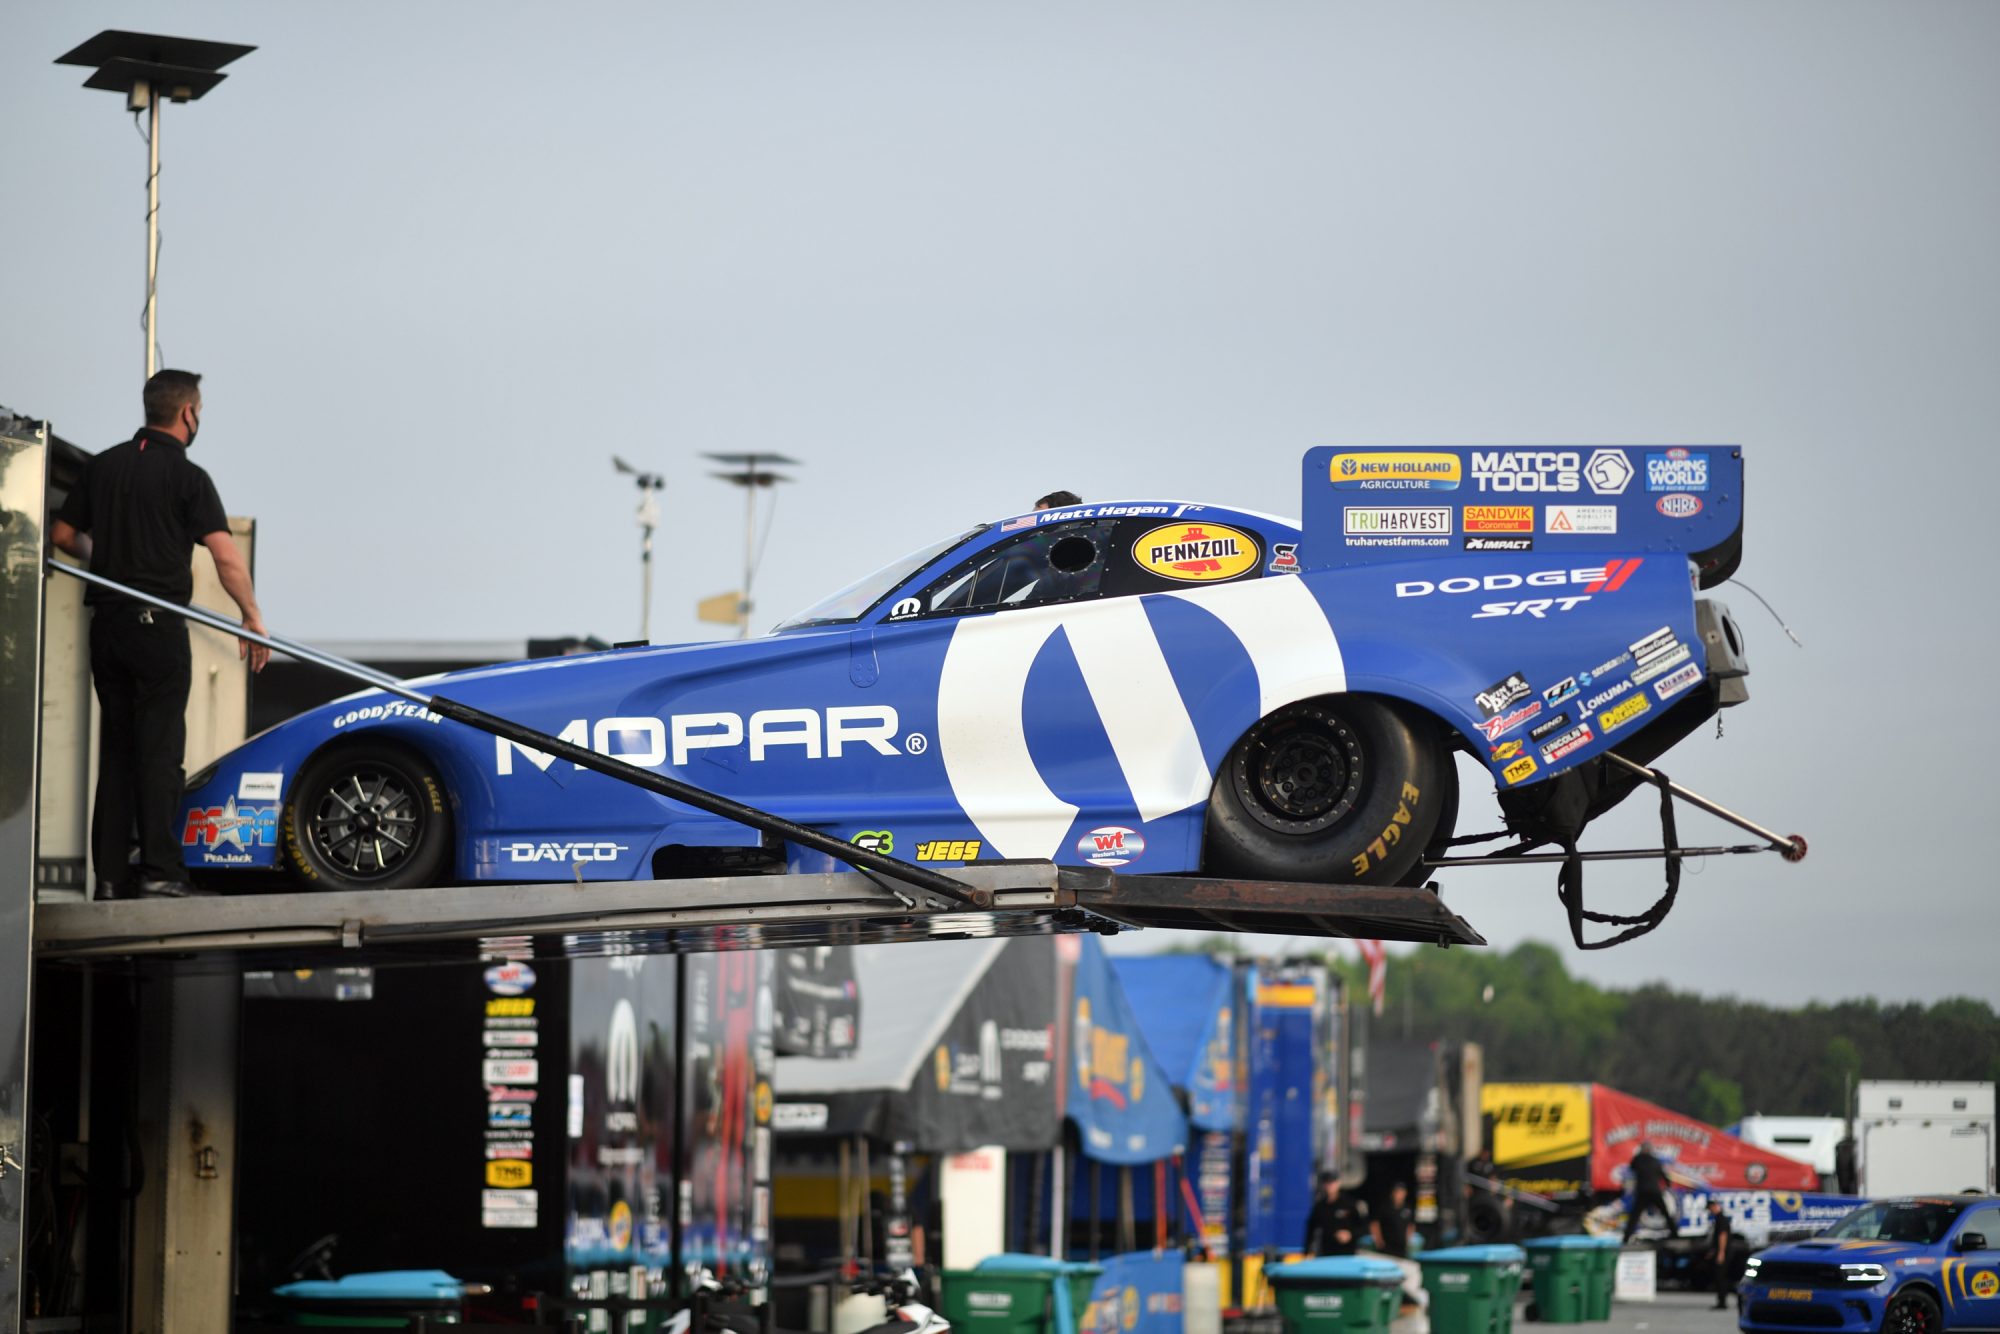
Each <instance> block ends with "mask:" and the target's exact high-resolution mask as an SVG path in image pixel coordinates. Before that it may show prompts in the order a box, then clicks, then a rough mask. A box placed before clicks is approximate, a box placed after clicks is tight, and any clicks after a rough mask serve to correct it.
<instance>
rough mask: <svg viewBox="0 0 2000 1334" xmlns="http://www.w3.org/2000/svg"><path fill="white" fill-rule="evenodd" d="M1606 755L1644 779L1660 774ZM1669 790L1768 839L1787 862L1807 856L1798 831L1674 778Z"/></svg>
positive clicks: (1622, 758) (1623, 758) (1747, 831)
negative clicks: (1776, 827)
mask: <svg viewBox="0 0 2000 1334" xmlns="http://www.w3.org/2000/svg"><path fill="white" fill-rule="evenodd" d="M1604 758H1605V759H1607V760H1610V761H1611V762H1612V763H1614V764H1617V765H1620V766H1622V767H1624V768H1625V769H1627V770H1628V771H1630V772H1632V773H1635V774H1637V775H1639V777H1641V778H1643V779H1645V780H1646V781H1647V782H1649V783H1650V782H1653V781H1656V779H1657V778H1658V775H1656V774H1655V773H1654V772H1653V771H1652V770H1651V769H1648V768H1647V767H1646V766H1645V765H1643V764H1634V763H1633V762H1632V761H1631V760H1628V759H1626V758H1625V757H1624V756H1623V755H1620V754H1618V753H1616V752H1615V751H1606V752H1604ZM1667 790H1668V791H1669V792H1671V793H1673V794H1674V795H1675V796H1677V797H1679V798H1680V799H1681V800H1682V801H1685V802H1686V803H1687V804H1688V805H1690V806H1694V807H1698V808H1699V809H1701V810H1704V811H1707V812H1708V813H1709V814H1710V815H1713V816H1715V817H1717V818H1718V819H1723V820H1727V821H1729V823H1731V824H1733V825H1735V826H1736V827H1737V828H1738V829H1741V830H1743V831H1745V832H1746V833H1751V834H1755V835H1756V836H1757V837H1759V838H1761V839H1763V840H1765V841H1766V842H1768V843H1769V844H1770V845H1771V847H1772V848H1773V849H1774V850H1776V851H1778V852H1781V853H1783V854H1784V857H1785V860H1786V861H1788V862H1795V861H1800V860H1802V859H1804V857H1805V855H1806V841H1805V840H1804V839H1803V838H1800V837H1799V836H1798V835H1797V834H1792V835H1790V836H1789V837H1788V836H1786V835H1784V834H1779V833H1774V832H1773V831H1771V830H1769V829H1766V828H1765V827H1764V826H1763V825H1760V824H1758V823H1757V822H1756V821H1754V820H1746V819H1744V818H1743V817H1742V816H1740V815H1738V814H1737V813H1736V812H1735V811H1732V810H1730V809H1729V808H1728V807H1727V806H1722V805H1718V804H1717V803H1715V802H1713V801H1710V800H1709V799H1708V798H1707V797H1704V796H1702V795H1701V794H1700V793H1699V792H1692V791H1689V790H1688V789H1687V788H1684V787H1682V786H1681V785H1680V784H1679V783H1676V782H1674V781H1672V780H1671V779H1669V780H1668V782H1667Z"/></svg>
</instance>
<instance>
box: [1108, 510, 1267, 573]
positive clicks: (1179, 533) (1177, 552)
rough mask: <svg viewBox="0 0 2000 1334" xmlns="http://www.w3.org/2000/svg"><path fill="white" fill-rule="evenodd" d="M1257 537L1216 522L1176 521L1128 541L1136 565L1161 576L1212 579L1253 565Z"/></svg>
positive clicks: (1253, 566)
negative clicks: (1130, 542) (1134, 540)
mask: <svg viewBox="0 0 2000 1334" xmlns="http://www.w3.org/2000/svg"><path fill="white" fill-rule="evenodd" d="M1257 555H1258V551H1257V539H1256V538H1254V537H1252V536H1250V534H1248V533H1245V532H1242V531H1240V530H1238V529H1235V528H1228V527H1225V526H1223V525H1222V524H1219V523H1176V524H1168V525H1167V526H1166V527H1164V528H1155V529H1153V530H1152V531H1151V532H1148V533H1145V534H1142V535H1141V536H1140V538H1139V540H1138V541H1136V542H1134V543H1133V544H1132V559H1133V560H1134V561H1136V562H1137V563H1138V565H1139V568H1141V569H1143V570H1146V571H1148V572H1149V573H1152V574H1157V575H1159V576H1160V577H1161V578H1163V579H1178V580H1180V581H1181V582H1183V583H1198V584H1199V583H1213V582H1215V581H1217V580H1221V579H1234V578H1235V577H1236V576H1237V575H1239V574H1242V573H1244V572H1245V571H1247V570H1253V569H1255V568H1256V567H1257Z"/></svg>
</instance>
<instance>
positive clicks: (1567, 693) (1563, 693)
mask: <svg viewBox="0 0 2000 1334" xmlns="http://www.w3.org/2000/svg"><path fill="white" fill-rule="evenodd" d="M1575 697H1576V678H1575V677H1574V676H1565V677H1564V678H1563V679H1562V680H1560V681H1558V682H1556V683H1555V684H1554V685H1552V686H1550V687H1549V688H1548V689H1547V690H1544V691H1543V692H1542V703H1544V704H1546V705H1548V706H1549V707H1550V708H1554V707H1555V706H1556V705H1558V704H1560V703H1562V702H1563V701H1564V700H1566V699H1574V698H1575Z"/></svg>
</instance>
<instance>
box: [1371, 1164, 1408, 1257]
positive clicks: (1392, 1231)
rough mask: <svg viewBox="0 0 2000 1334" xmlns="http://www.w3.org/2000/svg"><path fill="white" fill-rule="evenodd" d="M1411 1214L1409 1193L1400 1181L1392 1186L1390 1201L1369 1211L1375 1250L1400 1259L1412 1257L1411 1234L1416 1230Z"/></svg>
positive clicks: (1390, 1187) (1390, 1188) (1380, 1203)
mask: <svg viewBox="0 0 2000 1334" xmlns="http://www.w3.org/2000/svg"><path fill="white" fill-rule="evenodd" d="M1416 1226H1417V1224H1416V1219H1415V1217H1414V1216H1413V1215H1412V1213H1411V1211H1410V1190H1409V1187H1407V1186H1405V1185H1404V1184H1403V1183H1402V1182H1401V1181H1392V1182H1390V1183H1389V1198H1388V1199H1386V1200H1382V1201H1380V1202H1379V1203H1378V1204H1376V1205H1374V1206H1371V1208H1370V1221H1369V1224H1368V1230H1369V1231H1370V1232H1372V1233H1374V1235H1375V1249H1376V1250H1378V1251H1380V1252H1381V1253H1382V1254H1384V1255H1393V1256H1395V1257H1396V1258H1397V1259H1398V1260H1407V1259H1409V1258H1410V1233H1411V1232H1413V1231H1415V1230H1416Z"/></svg>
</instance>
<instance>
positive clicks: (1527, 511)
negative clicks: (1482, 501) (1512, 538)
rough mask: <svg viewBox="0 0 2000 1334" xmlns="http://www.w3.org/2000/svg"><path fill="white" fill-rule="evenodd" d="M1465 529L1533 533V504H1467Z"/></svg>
mask: <svg viewBox="0 0 2000 1334" xmlns="http://www.w3.org/2000/svg"><path fill="white" fill-rule="evenodd" d="M1465 531H1466V532H1468V533H1532V532H1534V531H1535V507H1534V506H1533V505H1467V506H1466V507H1465Z"/></svg>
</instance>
